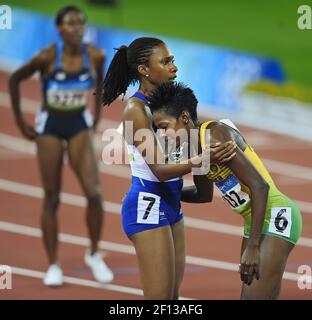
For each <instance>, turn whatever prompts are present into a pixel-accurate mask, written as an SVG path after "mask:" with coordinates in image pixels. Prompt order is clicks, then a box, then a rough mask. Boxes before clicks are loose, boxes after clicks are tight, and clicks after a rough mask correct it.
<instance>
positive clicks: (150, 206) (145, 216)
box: [142, 196, 156, 220]
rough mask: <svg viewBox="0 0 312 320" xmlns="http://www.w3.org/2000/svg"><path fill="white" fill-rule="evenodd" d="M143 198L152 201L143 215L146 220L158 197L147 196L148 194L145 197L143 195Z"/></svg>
mask: <svg viewBox="0 0 312 320" xmlns="http://www.w3.org/2000/svg"><path fill="white" fill-rule="evenodd" d="M143 200H144V201H149V202H150V203H149V204H148V206H147V208H146V210H145V213H144V216H143V218H142V219H143V220H146V219H147V217H148V215H149V213H150V212H151V209H152V207H153V205H154V203H155V201H156V199H155V198H153V197H146V196H144V197H143Z"/></svg>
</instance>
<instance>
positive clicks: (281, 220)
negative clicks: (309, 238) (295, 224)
mask: <svg viewBox="0 0 312 320" xmlns="http://www.w3.org/2000/svg"><path fill="white" fill-rule="evenodd" d="M285 212H286V209H281V210H280V211H279V212H278V214H277V216H276V218H275V221H274V224H275V227H276V230H278V231H279V232H283V231H284V230H285V229H286V228H287V225H288V220H287V219H286V218H285V217H283V216H282V215H283V213H285Z"/></svg>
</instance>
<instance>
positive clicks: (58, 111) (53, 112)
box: [42, 105, 87, 117]
mask: <svg viewBox="0 0 312 320" xmlns="http://www.w3.org/2000/svg"><path fill="white" fill-rule="evenodd" d="M86 108H87V106H86V105H85V106H82V107H79V108H76V109H74V108H73V109H65V108H64V109H61V108H60V109H58V108H53V107H51V106H47V105H45V106H43V107H42V111H47V112H48V113H49V114H51V115H55V116H60V117H64V116H68V117H72V116H75V115H81V114H82V113H83V112H84V110H86Z"/></svg>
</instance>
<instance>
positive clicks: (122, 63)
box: [102, 37, 164, 105]
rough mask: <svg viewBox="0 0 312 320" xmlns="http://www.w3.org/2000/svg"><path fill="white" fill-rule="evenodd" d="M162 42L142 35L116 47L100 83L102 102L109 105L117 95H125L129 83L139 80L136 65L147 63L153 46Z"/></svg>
mask: <svg viewBox="0 0 312 320" xmlns="http://www.w3.org/2000/svg"><path fill="white" fill-rule="evenodd" d="M161 44H164V42H163V41H162V40H160V39H157V38H148V37H142V38H138V39H136V40H134V41H132V42H131V44H130V45H129V46H128V47H127V46H121V47H120V48H118V49H117V52H116V53H115V55H114V58H113V60H112V62H111V64H110V66H109V68H108V71H107V73H106V77H105V79H104V81H103V84H102V103H103V105H106V104H107V105H110V104H111V103H112V102H113V101H114V100H115V99H116V98H117V97H118V96H119V95H121V94H123V95H125V93H126V91H127V88H128V86H129V84H130V83H134V82H136V81H139V79H140V76H139V72H138V66H139V65H140V64H144V65H147V64H148V59H149V57H150V56H151V54H152V53H153V52H152V50H153V48H154V47H157V46H159V45H161Z"/></svg>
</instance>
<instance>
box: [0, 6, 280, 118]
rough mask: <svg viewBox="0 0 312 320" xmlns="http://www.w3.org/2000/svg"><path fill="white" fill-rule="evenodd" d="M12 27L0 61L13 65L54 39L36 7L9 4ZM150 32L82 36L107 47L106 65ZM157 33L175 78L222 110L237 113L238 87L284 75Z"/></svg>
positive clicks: (251, 58)
mask: <svg viewBox="0 0 312 320" xmlns="http://www.w3.org/2000/svg"><path fill="white" fill-rule="evenodd" d="M12 19H13V21H12V29H11V30H0V62H1V61H2V64H3V63H11V64H13V65H14V66H15V67H17V66H18V65H19V64H21V63H23V62H25V61H26V60H28V59H30V58H31V57H32V56H33V54H34V53H35V52H38V51H39V50H41V49H42V48H44V47H46V46H48V45H49V44H50V43H52V42H54V41H56V40H57V39H58V33H57V30H56V28H55V25H54V19H53V18H51V17H47V16H43V15H40V14H37V13H33V12H29V11H25V10H21V9H17V8H13V10H12ZM146 35H149V36H151V35H150V34H146V33H142V32H130V31H126V30H121V29H116V28H104V27H102V28H100V27H95V26H89V27H88V28H87V31H86V35H85V40H86V41H87V42H90V43H93V44H94V45H96V46H98V47H100V48H102V49H103V50H105V51H106V53H107V61H106V68H107V66H108V64H109V62H110V61H111V59H112V57H113V54H114V49H113V48H116V47H119V46H120V45H122V44H130V42H131V41H132V40H134V39H135V38H137V37H141V36H146ZM152 36H156V37H161V39H163V40H164V41H165V42H166V43H167V45H168V46H169V48H170V49H171V51H172V53H173V54H174V56H175V59H176V64H177V66H178V67H179V72H178V78H177V80H178V81H182V82H184V83H186V84H188V85H189V86H190V87H191V88H192V89H193V90H194V92H195V94H196V96H197V98H198V100H199V104H200V105H201V106H209V107H212V108H213V109H214V110H215V111H219V112H222V113H232V114H239V111H240V103H239V98H240V93H241V90H242V88H243V87H244V86H245V85H246V84H247V83H250V82H253V81H256V80H259V79H267V80H270V81H275V82H279V83H281V82H283V81H284V80H285V75H284V72H283V69H282V67H281V65H280V63H279V62H278V61H277V60H275V59H270V58H265V57H261V56H257V55H252V54H248V53H242V52H238V51H234V50H230V49H225V48H220V47H215V46H210V45H205V44H199V43H195V42H190V41H183V40H177V39H173V38H169V37H164V36H159V35H152Z"/></svg>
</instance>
